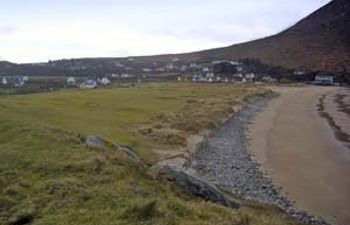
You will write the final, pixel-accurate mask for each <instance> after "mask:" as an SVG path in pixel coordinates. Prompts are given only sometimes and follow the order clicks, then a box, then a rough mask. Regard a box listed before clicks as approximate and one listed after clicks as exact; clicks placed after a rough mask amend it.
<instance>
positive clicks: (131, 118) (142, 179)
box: [0, 84, 296, 225]
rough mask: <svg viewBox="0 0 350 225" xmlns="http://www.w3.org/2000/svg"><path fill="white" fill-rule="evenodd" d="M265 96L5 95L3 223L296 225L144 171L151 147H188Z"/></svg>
mask: <svg viewBox="0 0 350 225" xmlns="http://www.w3.org/2000/svg"><path fill="white" fill-rule="evenodd" d="M263 92H264V90H262V89H260V88H257V87H253V86H250V87H243V86H233V85H195V86H194V85H192V84H148V85H142V86H135V87H128V88H110V89H97V90H86V91H81V90H62V91H59V92H54V93H47V94H43V93H41V94H31V95H2V96H1V95H0V132H1V135H0V224H4V225H5V224H8V225H20V224H29V223H30V224H35V225H39V224H41V225H51V224H62V225H63V224H74V225H80V224H84V225H112V224H159V225H165V224H174V225H175V224H189V225H194V224H198V225H202V224H204V225H205V224H220V225H221V224H222V225H226V224H227V225H239V224H240V225H248V224H266V225H273V224H296V223H295V222H294V221H293V220H291V219H290V218H289V217H288V216H286V215H285V214H284V213H282V212H281V211H280V210H278V209H276V208H274V207H270V206H263V205H259V204H252V203H251V204H248V203H247V204H246V206H244V207H242V208H241V209H239V210H230V209H228V208H225V207H222V206H219V205H215V204H212V203H207V202H204V201H203V200H201V199H197V198H193V197H191V196H187V195H185V194H184V193H183V192H182V191H181V190H179V189H178V188H176V187H174V186H173V185H172V184H170V183H167V182H165V181H161V180H157V179H154V178H152V177H151V176H150V175H148V173H147V170H148V169H149V167H150V166H152V164H153V163H155V162H157V160H159V157H158V156H157V154H156V153H155V152H154V151H153V150H154V149H159V148H164V149H166V148H169V149H173V148H175V147H174V146H176V145H186V141H187V140H186V137H187V136H188V135H192V134H198V133H199V132H200V131H201V130H202V129H209V130H210V129H215V127H217V126H218V125H219V124H220V122H221V121H222V120H223V119H224V118H225V117H227V116H228V115H230V114H232V113H233V111H232V108H231V107H232V105H235V104H236V105H237V104H239V103H241V102H242V101H244V100H245V99H246V98H248V97H249V96H252V95H255V94H261V93H263ZM145 130H146V131H145ZM163 133H166V135H163ZM89 134H99V135H103V136H104V137H106V138H108V139H110V140H115V141H117V142H119V143H121V144H124V145H129V146H131V147H133V148H134V149H136V151H137V152H138V154H139V155H140V156H141V159H142V162H136V161H133V160H131V159H129V158H128V157H127V156H124V155H122V154H119V153H117V152H112V151H97V150H93V149H89V148H87V147H86V146H85V145H84V143H83V142H82V141H81V139H82V137H85V136H86V135H89ZM162 135H163V136H162ZM164 137H166V138H165V139H164ZM183 137H184V138H183Z"/></svg>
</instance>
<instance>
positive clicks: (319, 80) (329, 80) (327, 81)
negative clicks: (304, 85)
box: [314, 75, 334, 85]
mask: <svg viewBox="0 0 350 225" xmlns="http://www.w3.org/2000/svg"><path fill="white" fill-rule="evenodd" d="M333 82H334V78H333V76H332V75H316V77H315V81H314V83H315V84H317V85H333Z"/></svg>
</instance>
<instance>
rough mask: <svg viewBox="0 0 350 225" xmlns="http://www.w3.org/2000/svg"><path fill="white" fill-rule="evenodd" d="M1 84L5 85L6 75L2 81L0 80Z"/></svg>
mask: <svg viewBox="0 0 350 225" xmlns="http://www.w3.org/2000/svg"><path fill="white" fill-rule="evenodd" d="M1 83H2V84H3V85H6V84H7V79H6V77H3V78H2V82H1Z"/></svg>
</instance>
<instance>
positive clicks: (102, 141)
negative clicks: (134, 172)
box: [85, 135, 140, 161]
mask: <svg viewBox="0 0 350 225" xmlns="http://www.w3.org/2000/svg"><path fill="white" fill-rule="evenodd" d="M85 144H86V146H87V147H89V148H93V149H97V150H109V149H114V150H116V151H119V152H121V153H123V154H126V155H127V156H129V157H131V158H133V159H135V160H137V161H139V160H140V158H139V157H138V155H137V154H136V152H135V151H134V150H133V149H131V148H129V147H127V146H122V145H119V144H117V143H116V142H114V141H110V140H108V139H106V138H104V137H102V136H100V135H88V136H87V137H86V139H85Z"/></svg>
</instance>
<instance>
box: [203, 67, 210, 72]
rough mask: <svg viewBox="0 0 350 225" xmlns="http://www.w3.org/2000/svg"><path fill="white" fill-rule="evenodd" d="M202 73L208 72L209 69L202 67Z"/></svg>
mask: <svg viewBox="0 0 350 225" xmlns="http://www.w3.org/2000/svg"><path fill="white" fill-rule="evenodd" d="M202 71H203V72H209V71H210V69H209V68H208V67H204V68H203V69H202Z"/></svg>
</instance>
